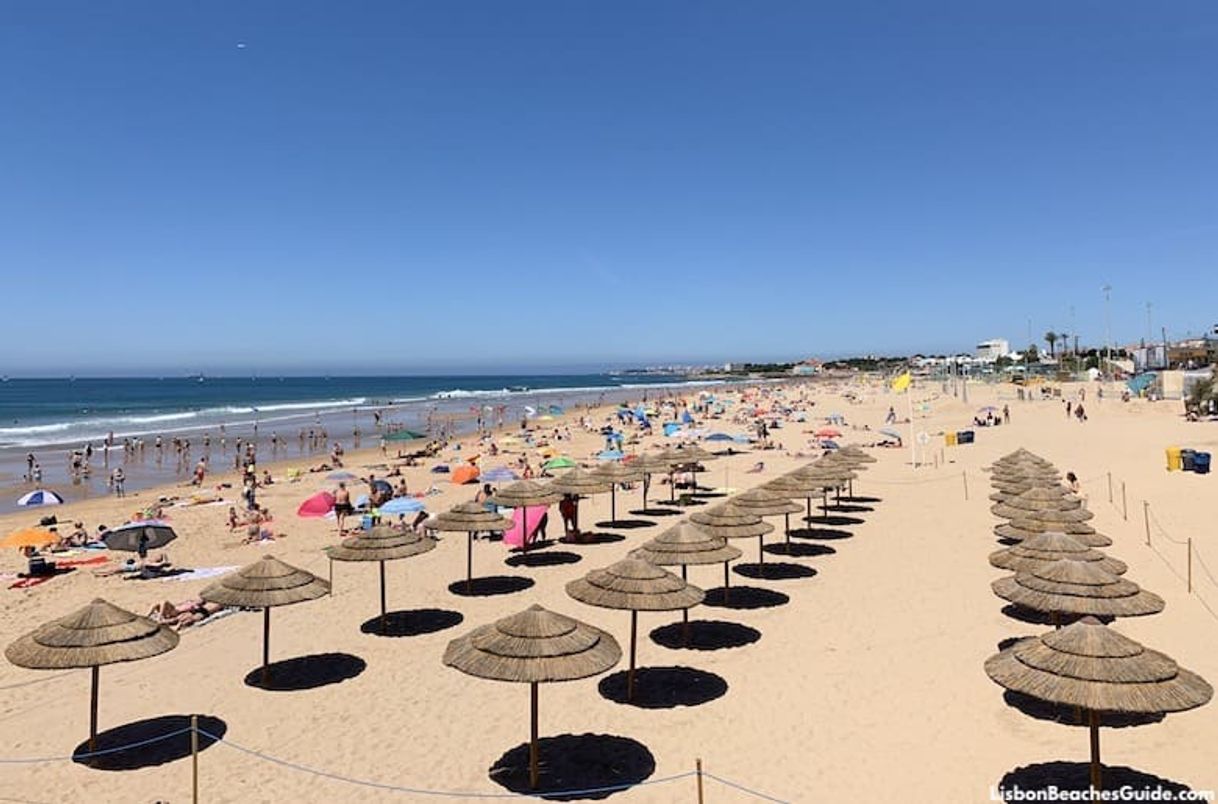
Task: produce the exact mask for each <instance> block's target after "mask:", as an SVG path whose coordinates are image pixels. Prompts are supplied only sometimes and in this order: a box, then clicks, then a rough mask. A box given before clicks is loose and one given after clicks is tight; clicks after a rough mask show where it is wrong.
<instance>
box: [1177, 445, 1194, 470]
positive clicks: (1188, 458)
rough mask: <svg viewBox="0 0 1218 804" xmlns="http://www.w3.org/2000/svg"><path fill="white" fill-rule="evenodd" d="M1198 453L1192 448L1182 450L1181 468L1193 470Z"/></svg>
mask: <svg viewBox="0 0 1218 804" xmlns="http://www.w3.org/2000/svg"><path fill="white" fill-rule="evenodd" d="M1196 457H1197V453H1196V451H1194V450H1191V449H1182V450H1180V468H1181V469H1183V470H1184V471H1186V472H1191V471H1193V463H1194V461H1195V460H1196Z"/></svg>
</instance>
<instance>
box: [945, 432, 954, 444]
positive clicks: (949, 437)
mask: <svg viewBox="0 0 1218 804" xmlns="http://www.w3.org/2000/svg"><path fill="white" fill-rule="evenodd" d="M944 438H945V439H946V440H947V445H948V446H949V447H954V446H956V434H955V433H948V434H947V435H945V436H944Z"/></svg>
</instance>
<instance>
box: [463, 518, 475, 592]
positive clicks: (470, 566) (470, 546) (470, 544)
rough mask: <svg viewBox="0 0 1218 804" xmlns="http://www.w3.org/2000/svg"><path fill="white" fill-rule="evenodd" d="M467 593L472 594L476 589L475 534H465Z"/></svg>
mask: <svg viewBox="0 0 1218 804" xmlns="http://www.w3.org/2000/svg"><path fill="white" fill-rule="evenodd" d="M465 536H466V543H465V591H466V592H472V591H473V588H474V532H473V531H469V532H468V533H466V534H465Z"/></svg>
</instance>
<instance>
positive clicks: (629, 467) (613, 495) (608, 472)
mask: <svg viewBox="0 0 1218 804" xmlns="http://www.w3.org/2000/svg"><path fill="white" fill-rule="evenodd" d="M593 474H594V475H596V476H597V477H599V478H600V479H602V480H603V481H605V482H607V483H608V484H609V521H610V522H611V523H612V522H617V486H618V484H619V483H637V482H639V481H641V480H642V479H643V471H642V470H641V469H639V468H638V467H636V466H635V465H634V462H633V461H631V462H630V463H624V462H619V461H611V462H610V463H606V464H605V465H603V466H598V467H597V468H596V471H595V472H593Z"/></svg>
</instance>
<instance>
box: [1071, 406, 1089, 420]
mask: <svg viewBox="0 0 1218 804" xmlns="http://www.w3.org/2000/svg"><path fill="white" fill-rule="evenodd" d="M1074 418H1076V419H1078V423H1079V424H1082V423H1083V422H1085V421H1087V412H1086V411H1085V410H1083V403H1082V402H1080V403H1078V404H1077V405H1075V406H1074Z"/></svg>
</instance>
